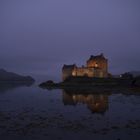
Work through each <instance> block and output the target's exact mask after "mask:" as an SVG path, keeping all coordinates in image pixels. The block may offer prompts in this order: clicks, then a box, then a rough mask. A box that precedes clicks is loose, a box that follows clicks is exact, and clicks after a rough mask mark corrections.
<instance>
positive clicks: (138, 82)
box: [39, 77, 140, 91]
mask: <svg viewBox="0 0 140 140" xmlns="http://www.w3.org/2000/svg"><path fill="white" fill-rule="evenodd" d="M39 87H41V88H44V89H78V90H105V89H109V90H113V89H121V88H123V89H124V88H127V89H128V88H131V89H139V91H140V78H139V77H138V78H89V77H69V78H67V79H66V80H64V81H63V82H59V83H55V82H53V81H52V80H49V81H46V82H43V83H41V84H40V85H39Z"/></svg>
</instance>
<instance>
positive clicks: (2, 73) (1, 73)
mask: <svg viewBox="0 0 140 140" xmlns="http://www.w3.org/2000/svg"><path fill="white" fill-rule="evenodd" d="M0 81H31V82H33V81H35V80H34V79H33V78H32V77H31V76H22V75H19V74H16V73H13V72H7V71H6V70H5V69H0Z"/></svg>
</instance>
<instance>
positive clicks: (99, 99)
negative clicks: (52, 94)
mask: <svg viewBox="0 0 140 140" xmlns="http://www.w3.org/2000/svg"><path fill="white" fill-rule="evenodd" d="M108 96H109V94H104V93H103V94H101V93H95V92H91V91H90V92H86V91H74V90H71V91H70V90H68V91H67V90H63V103H64V105H77V104H79V103H81V104H85V105H86V106H87V108H88V109H89V110H90V111H91V112H92V113H101V114H104V113H105V112H106V111H107V110H108V107H109V105H108V104H109V101H108Z"/></svg>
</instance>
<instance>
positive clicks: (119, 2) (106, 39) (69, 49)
mask: <svg viewBox="0 0 140 140" xmlns="http://www.w3.org/2000/svg"><path fill="white" fill-rule="evenodd" d="M102 52H103V53H104V55H105V56H106V57H107V58H108V59H109V71H110V72H111V73H113V74H117V73H121V72H124V71H131V70H140V65H139V64H140V62H139V61H140V0H0V68H5V69H7V70H8V71H14V72H18V73H21V74H32V75H46V77H48V78H50V77H52V78H53V79H55V78H56V77H57V78H60V73H61V67H62V65H63V64H64V63H65V64H72V63H76V64H77V65H79V66H81V65H83V64H85V62H86V60H87V59H88V58H89V56H90V55H91V54H93V55H97V54H100V53H102Z"/></svg>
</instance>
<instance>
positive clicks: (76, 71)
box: [62, 53, 108, 80]
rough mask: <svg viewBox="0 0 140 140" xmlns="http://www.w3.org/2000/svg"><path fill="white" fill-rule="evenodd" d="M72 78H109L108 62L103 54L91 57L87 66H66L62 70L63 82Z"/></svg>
mask: <svg viewBox="0 0 140 140" xmlns="http://www.w3.org/2000/svg"><path fill="white" fill-rule="evenodd" d="M70 76H87V77H97V78H106V77H108V60H107V59H106V58H105V57H104V55H103V54H102V53H101V54H100V55H96V56H93V55H91V56H90V58H89V59H88V60H87V63H86V66H82V67H77V66H76V65H75V64H73V65H64V66H63V68H62V78H63V80H65V79H67V78H68V77H70Z"/></svg>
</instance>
